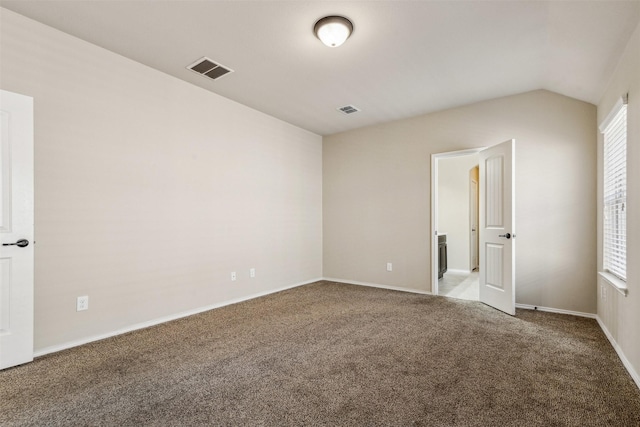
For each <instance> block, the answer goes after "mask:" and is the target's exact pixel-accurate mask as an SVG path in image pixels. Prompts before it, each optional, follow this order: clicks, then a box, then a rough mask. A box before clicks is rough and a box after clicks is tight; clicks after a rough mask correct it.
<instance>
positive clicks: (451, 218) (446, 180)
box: [436, 154, 479, 271]
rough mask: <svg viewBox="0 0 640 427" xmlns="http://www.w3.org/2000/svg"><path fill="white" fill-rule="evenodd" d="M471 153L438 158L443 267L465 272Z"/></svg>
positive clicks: (474, 161)
mask: <svg viewBox="0 0 640 427" xmlns="http://www.w3.org/2000/svg"><path fill="white" fill-rule="evenodd" d="M478 159H479V156H478V155H477V154H471V155H467V156H459V157H447V158H442V159H440V160H438V224H437V226H436V228H437V230H438V234H442V233H447V268H448V269H449V270H459V271H469V265H470V259H469V258H470V246H471V245H470V240H469V239H470V237H471V236H470V234H471V232H470V231H471V229H470V228H469V225H470V222H469V215H470V211H469V209H470V206H469V205H470V200H471V199H470V196H469V193H470V184H469V179H470V177H469V172H470V171H471V169H472V168H473V167H474V166H477V165H478Z"/></svg>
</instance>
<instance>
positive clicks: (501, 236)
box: [480, 140, 516, 315]
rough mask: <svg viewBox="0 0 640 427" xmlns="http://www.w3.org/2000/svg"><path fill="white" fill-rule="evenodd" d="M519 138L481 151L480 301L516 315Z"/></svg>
mask: <svg viewBox="0 0 640 427" xmlns="http://www.w3.org/2000/svg"><path fill="white" fill-rule="evenodd" d="M514 152H515V140H510V141H507V142H504V143H502V144H499V145H496V146H494V147H491V148H487V149H486V150H483V151H481V152H480V301H482V302H483V303H485V304H488V305H490V306H492V307H495V308H497V309H498V310H501V311H504V312H505V313H508V314H511V315H515V313H516V309H515V243H514V241H513V238H514V237H515V202H514V195H515V185H514V176H515V174H514V171H515V168H514V161H513V158H514Z"/></svg>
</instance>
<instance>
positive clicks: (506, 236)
mask: <svg viewBox="0 0 640 427" xmlns="http://www.w3.org/2000/svg"><path fill="white" fill-rule="evenodd" d="M498 237H505V238H507V239H510V238H511V233H507V234H499V235H498Z"/></svg>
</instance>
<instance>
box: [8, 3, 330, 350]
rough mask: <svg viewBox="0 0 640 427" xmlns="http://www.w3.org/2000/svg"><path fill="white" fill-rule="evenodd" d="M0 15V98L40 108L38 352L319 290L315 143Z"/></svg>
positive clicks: (318, 147)
mask: <svg viewBox="0 0 640 427" xmlns="http://www.w3.org/2000/svg"><path fill="white" fill-rule="evenodd" d="M1 15H2V17H1V19H2V21H1V28H2V29H1V31H2V33H1V43H2V44H1V46H0V52H1V55H2V58H1V59H2V60H1V61H0V62H1V69H0V76H1V80H0V86H1V88H2V89H5V90H9V91H13V92H17V93H21V94H25V95H29V96H32V97H34V99H35V174H36V175H35V182H36V184H35V203H36V208H35V232H36V242H37V244H36V258H35V265H36V267H35V268H36V269H35V347H36V351H42V350H43V349H46V348H51V347H52V346H64V345H66V344H68V343H73V342H77V341H82V340H86V339H89V338H91V337H95V336H99V335H101V334H108V333H111V332H113V331H118V330H121V329H123V328H128V327H131V326H132V325H137V324H140V323H142V322H148V321H153V320H154V319H159V318H163V317H165V316H172V315H175V314H179V313H183V312H188V311H190V310H195V309H198V308H200V307H205V306H209V305H215V304H220V303H223V302H225V301H229V300H232V299H237V298H243V297H247V296H250V295H255V294H258V293H262V292H269V291H272V290H274V289H277V288H282V287H285V286H289V285H295V284H299V283H303V282H308V281H311V280H314V279H317V278H320V277H321V276H322V250H321V248H322V228H321V227H322V219H321V215H322V187H321V186H322V177H321V174H322V163H321V162H322V140H321V137H320V136H318V135H315V134H312V133H309V132H307V131H304V130H301V129H299V128H296V127H294V126H291V125H289V124H287V123H284V122H282V121H279V120H276V119H274V118H272V117H269V116H266V115H264V114H262V113H259V112H257V111H255V110H251V109H249V108H247V107H245V106H242V105H240V104H237V103H235V102H232V101H229V100H227V99H225V98H222V97H220V96H217V95H215V94H213V93H210V92H207V91H204V90H202V89H200V88H197V87H195V86H193V85H190V84H188V83H186V82H183V81H180V80H177V79H175V78H173V77H170V76H168V75H165V74H162V73H160V72H157V71H155V70H152V69H150V68H148V67H146V66H143V65H141V64H138V63H135V62H133V61H130V60H128V59H126V58H123V57H121V56H119V55H116V54H114V53H111V52H108V51H106V50H104V49H101V48H99V47H96V46H94V45H91V44H89V43H86V42H84V41H81V40H79V39H77V38H74V37H71V36H69V35H66V34H64V33H61V32H59V31H56V30H53V29H51V28H49V27H46V26H44V25H41V24H39V23H36V22H34V21H31V20H28V19H26V18H23V17H21V16H20V15H16V14H14V13H13V12H10V11H7V10H5V9H2V14H1ZM229 78H233V77H229ZM250 268H256V272H257V277H256V278H255V279H250V278H249V269H250ZM231 271H236V272H237V273H238V280H237V281H235V282H231V281H230V272H231ZM80 295H88V296H89V298H90V301H89V310H88V311H85V312H80V313H77V312H76V311H75V301H76V297H77V296H80Z"/></svg>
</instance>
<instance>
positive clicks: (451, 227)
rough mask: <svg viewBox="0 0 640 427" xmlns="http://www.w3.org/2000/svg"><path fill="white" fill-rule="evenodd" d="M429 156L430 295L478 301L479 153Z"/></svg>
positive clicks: (470, 150)
mask: <svg viewBox="0 0 640 427" xmlns="http://www.w3.org/2000/svg"><path fill="white" fill-rule="evenodd" d="M482 150H483V148H477V149H469V150H462V151H454V152H448V153H439V154H434V155H432V162H431V170H432V177H431V183H432V189H431V195H432V200H431V221H432V235H433V242H434V246H433V249H432V266H433V268H432V272H433V274H432V286H431V289H432V292H433V294H435V295H442V296H448V297H453V298H459V299H467V300H472V301H478V300H479V287H480V286H479V262H478V259H479V256H478V255H479V228H478V218H479V206H478V204H479V170H478V169H479V168H478V162H479V152H480V151H482Z"/></svg>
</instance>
